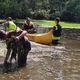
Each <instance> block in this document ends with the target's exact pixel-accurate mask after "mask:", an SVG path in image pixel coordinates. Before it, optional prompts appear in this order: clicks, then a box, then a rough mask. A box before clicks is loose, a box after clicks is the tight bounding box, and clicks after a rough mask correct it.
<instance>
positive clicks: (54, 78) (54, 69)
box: [0, 40, 80, 80]
mask: <svg viewBox="0 0 80 80" xmlns="http://www.w3.org/2000/svg"><path fill="white" fill-rule="evenodd" d="M5 52H6V49H5V43H2V42H0V54H1V55H2V56H3V55H4V53H5ZM3 60H4V58H3V57H0V61H1V63H3ZM0 68H1V69H2V67H1V66H0ZM0 71H1V72H0V80H80V41H75V40H63V41H62V43H61V44H59V45H58V46H47V45H41V44H37V43H33V42H32V50H31V51H30V53H29V55H28V61H27V66H26V67H24V68H21V69H17V70H15V71H14V72H10V73H2V70H0Z"/></svg>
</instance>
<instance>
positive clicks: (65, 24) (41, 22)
mask: <svg viewBox="0 0 80 80" xmlns="http://www.w3.org/2000/svg"><path fill="white" fill-rule="evenodd" d="M34 24H39V25H42V26H43V27H52V26H54V25H55V22H54V21H50V20H34ZM60 24H61V26H62V27H63V28H80V23H74V22H72V23H70V22H60Z"/></svg>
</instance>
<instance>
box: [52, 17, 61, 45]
mask: <svg viewBox="0 0 80 80" xmlns="http://www.w3.org/2000/svg"><path fill="white" fill-rule="evenodd" d="M59 22H60V17H56V19H55V24H56V25H55V26H54V27H53V35H52V44H53V45H56V44H58V43H59V40H60V37H61V33H62V26H61V25H60V24H59Z"/></svg>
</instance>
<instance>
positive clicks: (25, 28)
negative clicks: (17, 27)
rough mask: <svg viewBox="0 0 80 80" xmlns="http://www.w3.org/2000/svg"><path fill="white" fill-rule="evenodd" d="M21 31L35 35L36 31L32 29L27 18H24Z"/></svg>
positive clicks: (31, 23) (32, 26) (30, 22)
mask: <svg viewBox="0 0 80 80" xmlns="http://www.w3.org/2000/svg"><path fill="white" fill-rule="evenodd" d="M23 30H26V31H27V32H28V33H35V32H36V30H35V28H34V25H33V22H32V21H31V19H30V18H29V17H27V18H26V20H25V21H24V24H23Z"/></svg>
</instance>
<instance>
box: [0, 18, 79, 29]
mask: <svg viewBox="0 0 80 80" xmlns="http://www.w3.org/2000/svg"><path fill="white" fill-rule="evenodd" d="M1 21H2V20H1ZM23 21H24V20H23V19H17V20H16V22H17V23H23ZM33 23H34V24H37V25H41V27H53V26H55V22H54V21H51V20H33ZM60 24H61V26H62V27H63V28H79V29H80V23H75V22H60Z"/></svg>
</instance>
